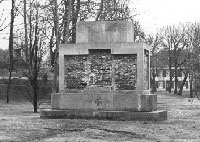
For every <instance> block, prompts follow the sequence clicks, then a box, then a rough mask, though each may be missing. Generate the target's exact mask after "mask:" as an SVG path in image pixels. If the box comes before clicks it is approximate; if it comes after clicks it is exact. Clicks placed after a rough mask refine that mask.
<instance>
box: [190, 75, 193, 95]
mask: <svg viewBox="0 0 200 142" xmlns="http://www.w3.org/2000/svg"><path fill="white" fill-rule="evenodd" d="M190 98H193V75H190Z"/></svg>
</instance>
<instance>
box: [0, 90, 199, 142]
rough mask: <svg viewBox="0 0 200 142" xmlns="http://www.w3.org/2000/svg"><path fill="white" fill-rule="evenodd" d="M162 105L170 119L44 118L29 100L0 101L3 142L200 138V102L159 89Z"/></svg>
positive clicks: (145, 141) (181, 140)
mask: <svg viewBox="0 0 200 142" xmlns="http://www.w3.org/2000/svg"><path fill="white" fill-rule="evenodd" d="M158 107H159V109H167V110H168V120H167V121H161V122H151V121H105V120H81V119H79V120H78V119H73V120H72V119H40V118H39V113H33V108H32V105H31V104H30V103H29V102H26V101H20V102H16V101H11V103H10V104H6V103H5V100H0V142H1V141H2V142H11V141H20V142H29V141H33V142H116V141H119V142H120V141H126V142H128V141H129V142H131V141H133V142H190V141H191V142H199V141H200V101H198V100H197V99H194V100H193V101H190V100H189V99H188V98H184V97H180V96H174V95H172V94H168V93H165V92H159V93H158Z"/></svg>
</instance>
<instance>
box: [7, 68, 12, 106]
mask: <svg viewBox="0 0 200 142" xmlns="http://www.w3.org/2000/svg"><path fill="white" fill-rule="evenodd" d="M9 72H10V74H9V79H8V86H7V91H6V103H9V102H10V100H9V91H10V85H11V76H12V70H11V69H9Z"/></svg>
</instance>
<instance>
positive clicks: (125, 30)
mask: <svg viewBox="0 0 200 142" xmlns="http://www.w3.org/2000/svg"><path fill="white" fill-rule="evenodd" d="M116 42H134V27H133V23H131V22H127V21H99V22H97V21H95V22H92V21H87V22H85V21H84V22H79V23H78V24H77V27H76V43H116Z"/></svg>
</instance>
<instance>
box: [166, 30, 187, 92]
mask: <svg viewBox="0 0 200 142" xmlns="http://www.w3.org/2000/svg"><path fill="white" fill-rule="evenodd" d="M164 39H165V42H164V47H165V48H166V49H167V50H168V55H167V57H168V66H169V73H170V84H169V85H170V87H169V92H170V93H171V88H172V78H173V70H172V67H174V80H175V86H174V94H177V93H178V69H179V68H180V66H181V65H183V64H184V62H185V61H186V60H185V59H184V58H181V57H182V56H181V54H182V51H183V49H185V48H186V47H187V45H188V39H187V35H186V30H185V27H184V26H179V27H175V26H172V27H167V28H166V29H165V30H164Z"/></svg>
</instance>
